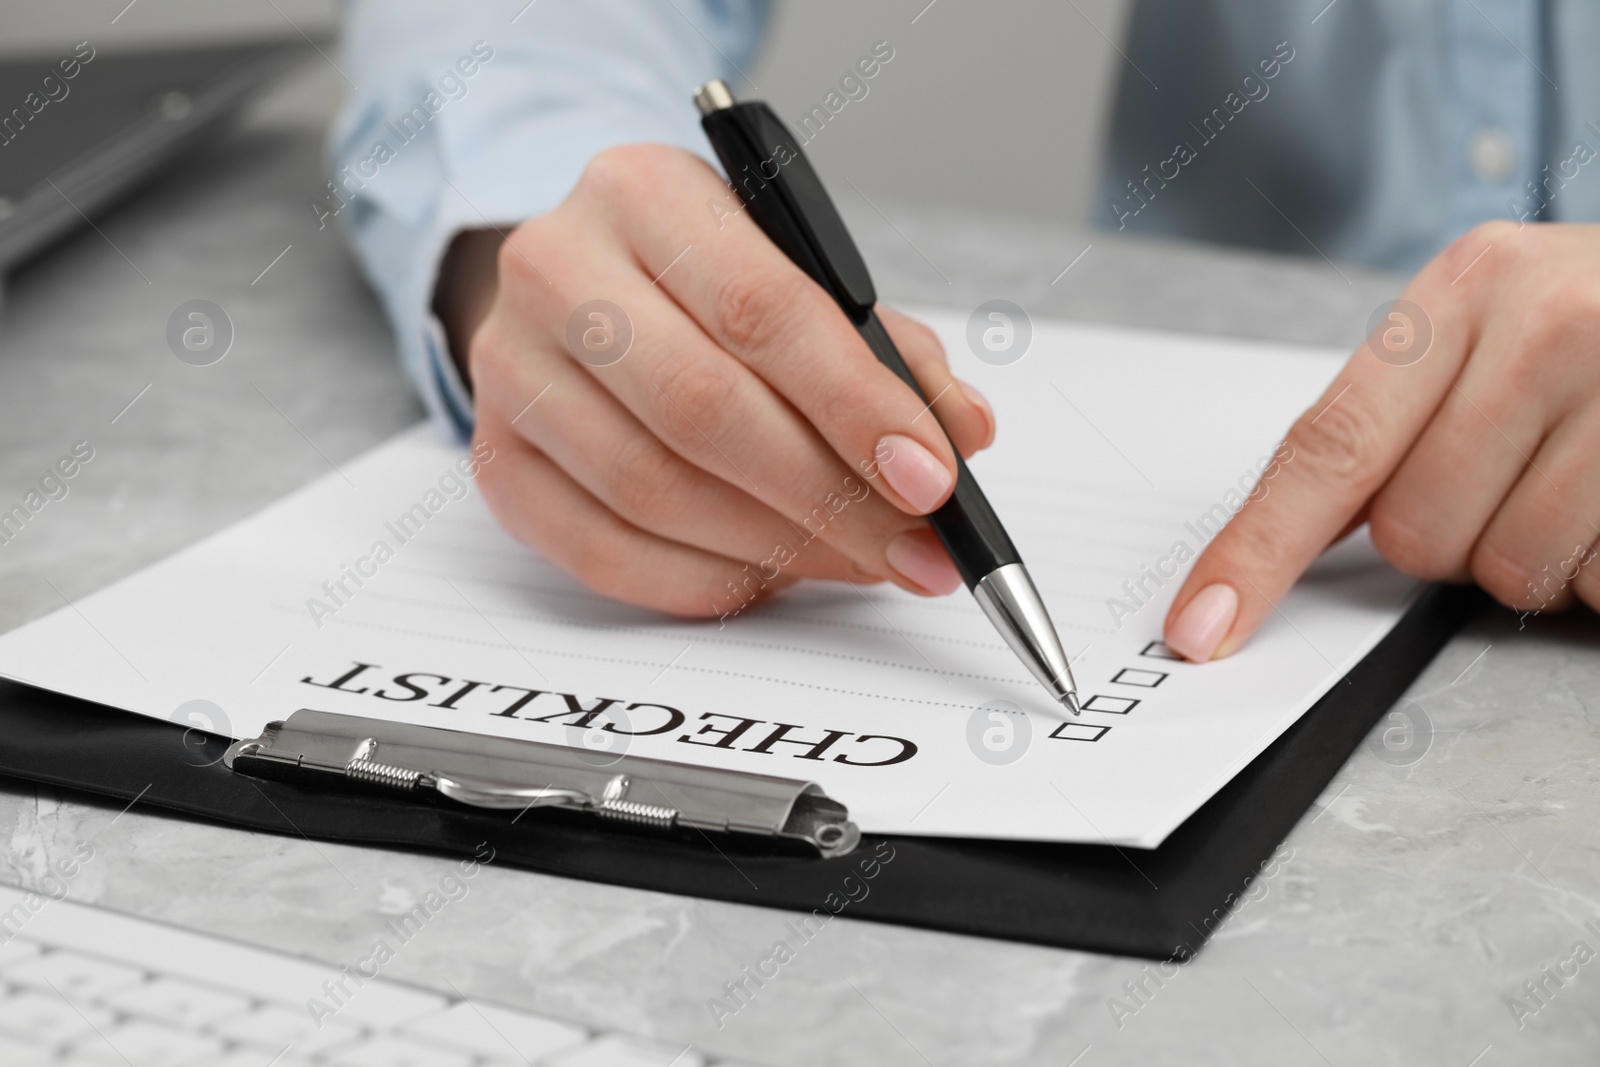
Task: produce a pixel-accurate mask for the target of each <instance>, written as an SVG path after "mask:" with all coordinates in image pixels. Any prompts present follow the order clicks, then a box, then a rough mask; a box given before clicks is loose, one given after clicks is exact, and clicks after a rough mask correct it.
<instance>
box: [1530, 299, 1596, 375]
mask: <svg viewBox="0 0 1600 1067" xmlns="http://www.w3.org/2000/svg"><path fill="white" fill-rule="evenodd" d="M1529 316H1530V323H1529V326H1530V328H1529V331H1528V344H1526V345H1524V346H1522V347H1521V348H1520V349H1519V350H1518V354H1519V357H1520V358H1519V362H1522V363H1539V364H1543V363H1544V362H1546V361H1547V360H1548V359H1549V356H1550V354H1551V353H1552V352H1553V351H1563V350H1565V351H1580V352H1588V351H1590V350H1591V349H1592V346H1593V343H1594V335H1595V332H1596V328H1597V327H1600V284H1597V283H1596V282H1595V281H1594V280H1593V279H1590V278H1583V277H1578V278H1573V279H1571V280H1568V281H1565V282H1562V283H1557V284H1554V285H1551V286H1549V287H1548V288H1546V289H1545V291H1544V292H1543V293H1542V294H1541V295H1540V296H1539V297H1538V298H1537V299H1536V300H1535V302H1534V304H1533V307H1532V308H1531V309H1530V312H1529Z"/></svg>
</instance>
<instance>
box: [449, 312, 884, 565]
mask: <svg viewBox="0 0 1600 1067" xmlns="http://www.w3.org/2000/svg"><path fill="white" fill-rule="evenodd" d="M516 333H517V331H516V327H515V326H514V325H511V324H508V323H505V322H504V321H503V320H501V319H499V318H496V319H493V320H490V322H489V323H488V324H487V325H486V326H485V335H484V337H483V338H482V339H481V340H480V342H479V344H480V347H481V348H494V349H497V350H500V351H501V352H503V353H504V355H502V356H499V357H490V356H488V355H487V354H480V356H479V360H480V365H482V366H485V367H486V368H488V373H487V374H486V375H485V377H484V379H483V381H484V388H482V389H480V391H479V403H480V412H481V411H482V409H483V407H484V406H486V405H492V406H493V407H494V409H495V411H496V413H497V415H498V417H499V418H501V419H503V420H505V424H506V425H507V426H509V427H510V428H511V429H513V430H515V431H516V433H517V434H518V435H519V436H521V437H522V438H523V439H524V440H526V441H528V442H530V443H531V444H533V445H534V447H535V448H537V449H538V450H539V451H540V452H541V453H542V454H543V455H544V456H545V457H546V458H548V459H550V460H551V461H552V462H554V463H555V464H556V465H557V466H558V467H560V468H561V470H562V471H563V472H565V473H566V474H567V476H568V477H570V478H571V479H572V480H573V481H575V482H577V483H578V484H579V485H581V486H584V487H585V488H586V489H587V490H588V491H589V492H590V493H591V494H592V495H593V496H594V497H596V498H597V499H598V500H599V501H600V503H602V504H604V505H605V506H606V507H608V508H610V509H611V510H612V511H613V512H614V513H616V514H617V515H618V516H620V517H621V518H622V519H624V520H626V521H627V522H628V523H630V524H631V525H633V526H635V527H637V528H639V529H641V530H644V531H646V532H649V533H653V534H655V535H657V536H659V537H663V538H665V539H667V540H669V541H676V542H678V543H680V544H684V545H689V546H691V547H694V548H699V549H702V550H704V551H707V552H710V553H713V554H715V555H720V556H726V557H729V558H731V559H737V560H741V561H743V562H745V563H751V564H761V563H764V562H767V561H769V560H773V559H775V558H777V559H781V560H782V561H783V564H782V567H783V570H784V572H785V573H786V574H788V575H789V576H790V577H795V578H831V579H850V580H853V581H875V580H877V579H876V576H875V575H873V574H870V573H868V572H866V571H865V570H863V569H862V568H860V567H858V566H856V565H855V564H853V563H851V562H850V561H849V560H848V559H846V558H845V557H844V556H842V555H840V554H839V553H838V552H837V551H835V550H834V549H833V548H831V547H830V546H829V545H828V544H827V543H826V542H824V541H821V540H812V541H809V542H804V541H801V540H800V538H799V537H798V536H797V535H798V531H797V530H796V529H795V528H794V526H793V525H792V524H791V523H789V522H788V521H787V520H785V519H784V518H783V517H782V516H781V515H779V514H778V513H777V512H775V511H773V510H772V509H771V508H769V507H767V506H766V505H764V504H762V503H761V502H760V501H758V500H756V499H755V498H753V497H751V496H749V495H748V494H746V493H743V492H740V491H739V490H738V489H737V488H735V487H734V486H732V485H729V484H728V483H727V482H724V481H722V480H721V479H720V478H717V477H715V476H714V475H711V474H709V473H707V472H705V471H703V470H701V469H700V468H698V467H695V466H694V465H692V464H690V463H689V462H687V461H686V460H684V459H683V458H682V457H680V456H678V455H677V454H675V453H673V452H672V451H671V450H670V449H668V448H667V447H666V446H665V445H663V444H661V442H660V441H658V440H657V439H656V438H655V437H654V436H653V435H652V434H650V432H649V431H648V430H646V429H645V427H644V426H643V425H642V424H641V423H640V422H639V421H638V420H637V419H636V418H634V417H633V415H632V414H631V413H629V412H628V410H627V409H626V408H624V407H623V406H622V405H621V404H620V403H618V402H617V401H616V399H615V398H613V397H612V396H611V394H610V393H608V392H607V391H606V390H605V389H604V388H603V387H602V386H600V385H599V384H598V383H597V382H595V381H594V380H593V379H592V378H591V377H590V376H589V375H587V374H585V373H584V372H583V371H582V370H580V369H578V368H577V367H576V366H574V365H573V363H572V361H571V360H570V359H569V358H567V356H566V354H565V353H557V352H551V351H549V350H548V349H545V348H540V347H523V346H519V345H518V344H517V343H516V341H515V340H514V337H515V336H516ZM524 398H527V399H526V400H524ZM480 417H481V416H480Z"/></svg>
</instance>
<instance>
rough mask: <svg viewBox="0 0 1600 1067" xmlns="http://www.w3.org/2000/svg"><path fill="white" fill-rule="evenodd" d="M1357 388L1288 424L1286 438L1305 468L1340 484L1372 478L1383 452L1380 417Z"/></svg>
mask: <svg viewBox="0 0 1600 1067" xmlns="http://www.w3.org/2000/svg"><path fill="white" fill-rule="evenodd" d="M1353 393H1354V390H1352V391H1351V393H1347V394H1346V395H1345V396H1343V397H1341V398H1339V399H1338V400H1336V401H1334V402H1333V403H1331V404H1329V405H1328V406H1326V407H1324V408H1322V409H1321V410H1320V411H1315V412H1313V411H1308V412H1306V413H1305V414H1304V415H1301V416H1300V418H1299V419H1298V420H1296V422H1295V424H1294V425H1293V426H1291V427H1290V428H1289V434H1288V437H1287V441H1288V443H1289V445H1290V447H1291V448H1293V449H1294V454H1295V456H1296V457H1297V458H1300V459H1303V460H1304V461H1305V464H1306V469H1307V470H1310V471H1314V472H1316V473H1317V474H1318V475H1320V476H1321V477H1323V478H1325V479H1329V480H1332V481H1334V482H1336V483H1338V484H1340V485H1358V484H1360V483H1362V482H1365V481H1367V480H1369V479H1370V478H1371V477H1372V475H1373V472H1374V471H1375V470H1376V469H1377V466H1378V461H1379V458H1380V456H1381V455H1382V432H1381V430H1380V427H1379V425H1378V421H1377V419H1376V418H1375V417H1374V415H1373V414H1372V413H1371V411H1369V410H1368V408H1367V406H1366V405H1365V403H1364V402H1362V401H1361V400H1359V399H1358V398H1356V397H1355V396H1354V395H1352V394H1353Z"/></svg>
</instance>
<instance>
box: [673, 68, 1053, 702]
mask: <svg viewBox="0 0 1600 1067" xmlns="http://www.w3.org/2000/svg"><path fill="white" fill-rule="evenodd" d="M694 101H695V104H696V105H698V106H699V108H700V113H701V116H702V117H701V120H700V125H701V127H702V128H703V129H704V130H705V131H706V136H707V137H709V138H710V139H711V146H712V147H713V148H714V149H716V152H717V158H718V159H720V160H722V166H723V169H724V170H726V171H727V173H728V178H729V180H730V181H732V182H733V185H734V188H735V189H737V190H738V193H739V198H740V199H741V200H743V201H744V203H745V206H746V207H747V208H749V210H750V214H751V215H752V216H754V218H755V220H756V223H757V225H759V226H760V227H761V229H762V230H763V231H764V232H765V233H766V235H767V236H768V237H770V238H772V241H773V243H774V244H776V245H777V246H778V247H779V248H780V249H782V250H783V252H784V254H785V255H787V256H788V257H789V258H790V259H792V260H793V261H794V262H795V264H796V265H797V266H799V267H800V269H801V270H803V271H805V272H806V273H807V274H809V275H810V276H811V277H812V279H813V280H814V281H815V282H816V283H817V284H818V285H820V286H822V288H823V289H825V290H826V291H827V292H828V294H829V295H831V296H832V297H833V298H834V299H835V300H837V301H838V302H839V307H840V308H842V309H843V310H844V313H845V315H846V316H847V317H848V318H849V319H850V321H851V323H852V324H854V325H855V328H856V330H857V331H858V332H859V333H860V334H861V336H862V338H863V339H864V340H865V341H866V342H867V346H868V347H869V348H871V349H872V353H873V355H875V356H877V357H878V361H879V362H880V363H882V364H883V365H884V366H886V367H888V368H889V369H890V370H892V371H894V372H895V374H897V375H899V377H900V380H901V381H903V382H905V383H906V384H907V385H909V386H910V387H911V388H912V390H913V391H915V392H916V394H917V395H918V396H920V397H922V399H923V402H924V403H927V401H928V398H927V396H926V395H924V394H923V392H922V390H921V389H920V388H918V386H917V381H916V379H915V378H914V377H912V375H911V371H910V369H909V368H907V367H906V364H905V360H903V359H901V358H900V352H899V350H897V349H896V348H895V346H894V342H893V341H891V340H890V339H889V334H888V332H887V331H886V330H885V329H884V328H883V323H882V322H880V321H879V320H878V315H877V313H876V312H875V311H873V305H874V304H875V303H877V299H878V297H877V293H876V292H875V291H874V290H873V287H872V278H871V276H870V275H868V273H867V265H866V264H865V263H863V262H862V260H861V253H860V252H859V251H857V250H856V246H855V242H854V241H852V240H851V239H850V234H849V232H848V231H847V230H846V229H845V227H844V220H843V219H841V218H840V217H839V212H838V210H837V209H836V208H835V207H834V206H833V201H832V200H831V199H829V197H828V192H827V190H826V189H824V188H823V187H822V182H821V180H820V179H818V177H817V173H816V171H814V170H812V169H811V164H810V163H809V162H808V161H807V160H806V157H805V155H804V154H803V153H802V152H801V151H800V148H799V146H798V145H796V144H795V143H794V139H793V138H792V137H790V136H789V132H788V130H787V129H786V128H785V127H784V125H783V123H782V121H780V120H779V118H778V116H777V115H776V114H774V113H773V111H772V109H771V108H770V107H768V106H767V105H766V104H763V103H760V102H759V101H750V102H746V103H742V104H741V103H737V102H735V101H734V99H733V93H732V92H730V91H729V90H728V87H727V85H725V84H724V83H723V82H721V81H709V82H707V83H706V84H704V85H702V86H701V87H700V88H699V89H697V90H696V91H695V94H694ZM929 410H932V409H931V405H930V408H929ZM934 418H936V419H937V418H938V415H937V414H935V415H934ZM928 523H929V525H931V526H932V527H933V529H934V532H935V533H937V534H938V535H939V540H941V541H943V542H944V546H945V548H946V549H947V550H948V551H949V553H950V559H951V560H952V561H953V562H954V563H955V565H956V570H958V571H960V572H961V577H962V580H963V581H965V582H966V583H967V588H968V589H970V590H971V591H972V595H973V597H975V598H976V599H977V601H978V604H979V605H980V606H981V607H982V608H983V612H984V614H985V615H987V616H989V621H990V622H992V623H994V627H995V629H997V630H999V631H1000V635H1001V636H1002V637H1004V638H1005V639H1006V644H1008V645H1010V646H1011V649H1012V651H1013V652H1015V653H1016V654H1017V655H1018V656H1019V657H1021V659H1022V661H1023V662H1024V663H1026V664H1027V665H1028V670H1030V671H1032V672H1033V676H1034V677H1035V678H1037V679H1039V681H1040V682H1041V683H1043V684H1044V687H1045V688H1046V689H1048V690H1049V691H1050V696H1051V697H1052V699H1054V700H1057V701H1059V702H1060V703H1061V704H1063V705H1065V706H1066V708H1067V710H1069V711H1071V712H1072V713H1073V714H1074V715H1077V714H1079V711H1078V687H1077V684H1076V683H1074V682H1073V680H1072V668H1071V666H1070V665H1069V664H1068V662H1067V654H1066V652H1065V651H1063V650H1062V647H1061V638H1060V637H1058V636H1056V628H1055V625H1054V624H1053V623H1051V621H1050V613H1049V612H1047V611H1046V610H1045V607H1044V601H1043V600H1041V599H1040V598H1039V591H1038V589H1036V588H1034V584H1033V579H1032V578H1030V577H1028V571H1027V568H1026V567H1024V566H1023V565H1022V557H1020V556H1019V555H1017V549H1016V546H1014V545H1013V544H1012V543H1011V538H1010V537H1009V536H1007V535H1006V531H1005V527H1003V526H1001V525H1000V519H999V518H998V517H997V516H996V515H995V513H994V509H993V508H992V507H990V506H989V501H988V500H987V499H985V498H984V495H983V491H982V490H981V489H979V488H978V483H977V481H975V480H974V479H973V477H972V473H971V472H970V471H968V470H967V465H966V463H964V462H963V461H962V459H961V455H960V453H959V452H958V453H956V487H955V491H954V492H953V493H951V495H950V499H949V500H947V501H945V502H944V504H943V505H941V506H940V507H939V509H938V510H937V511H935V512H933V514H931V515H929V516H928Z"/></svg>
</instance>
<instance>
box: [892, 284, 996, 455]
mask: <svg viewBox="0 0 1600 1067" xmlns="http://www.w3.org/2000/svg"><path fill="white" fill-rule="evenodd" d="M877 310H878V318H879V319H880V320H881V321H882V322H883V328H884V329H885V330H887V331H889V338H890V339H891V340H892V341H894V346H895V347H896V348H898V349H899V350H900V355H901V356H902V357H904V359H905V361H906V366H908V367H910V368H911V374H912V376H913V377H915V378H916V379H917V384H918V385H919V386H921V387H922V393H923V395H924V396H926V397H928V398H929V408H930V409H931V410H932V412H933V414H934V415H935V416H936V417H937V418H938V420H939V423H940V424H941V425H942V426H943V427H944V432H945V434H946V436H948V437H949V438H950V442H951V444H953V445H955V446H956V450H957V451H958V452H960V453H961V454H962V455H963V456H968V457H970V456H971V455H972V454H973V453H974V452H977V451H978V450H979V449H983V448H988V447H989V446H990V445H991V444H993V443H994V431H995V420H994V409H993V408H991V407H990V406H989V401H988V400H986V399H985V398H984V396H983V394H982V393H980V392H978V390H977V389H975V388H974V387H973V386H971V385H969V384H968V383H966V382H964V381H961V380H960V379H958V378H956V377H955V376H954V375H953V374H951V373H950V362H949V360H948V359H947V358H946V357H945V352H944V345H943V344H942V343H941V342H940V340H939V335H938V334H936V333H934V332H933V331H932V330H930V329H929V328H928V327H927V326H924V325H923V324H922V323H920V322H918V321H917V320H916V319H913V318H908V317H907V316H905V315H902V314H900V312H898V311H895V310H894V309H893V308H889V307H885V306H883V305H882V304H879V305H878V308H877ZM926 417H927V415H926V414H922V415H918V416H917V419H919V420H920V419H924V418H926Z"/></svg>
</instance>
